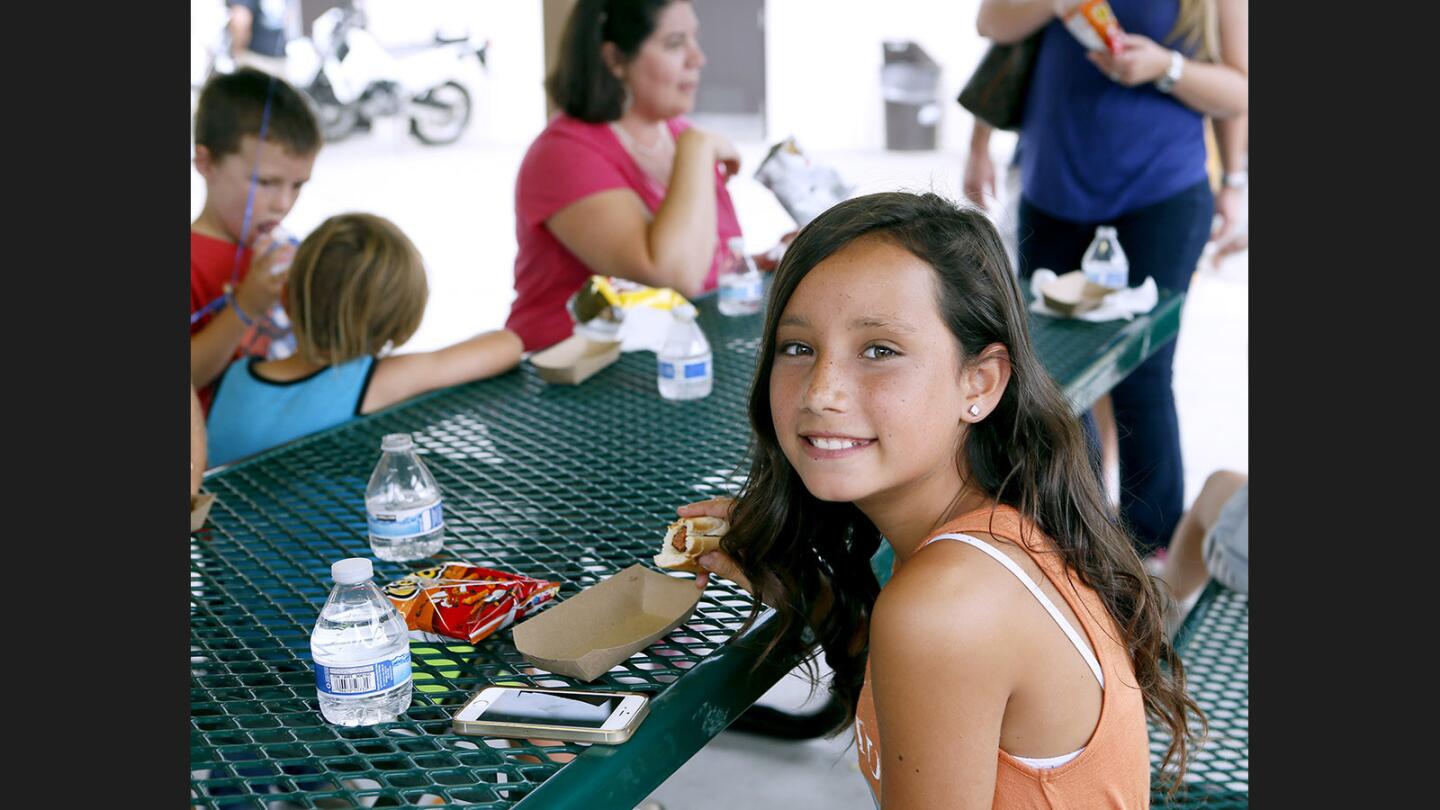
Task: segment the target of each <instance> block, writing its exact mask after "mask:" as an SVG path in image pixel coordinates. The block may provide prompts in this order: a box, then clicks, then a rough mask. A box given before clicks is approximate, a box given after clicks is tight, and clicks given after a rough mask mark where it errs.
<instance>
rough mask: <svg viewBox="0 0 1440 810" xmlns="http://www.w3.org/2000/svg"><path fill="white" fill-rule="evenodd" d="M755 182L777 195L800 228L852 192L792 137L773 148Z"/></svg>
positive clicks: (830, 169) (766, 156) (828, 168)
mask: <svg viewBox="0 0 1440 810" xmlns="http://www.w3.org/2000/svg"><path fill="white" fill-rule="evenodd" d="M755 179H756V180H759V181H760V184H761V185H763V186H765V187H766V188H768V189H770V191H771V192H773V193H774V194H775V199H777V200H779V201H780V206H781V207H782V208H784V209H785V213H787V214H789V215H790V218H791V219H793V220H795V224H796V225H798V226H800V227H801V228H803V227H805V226H806V225H808V224H809V223H810V220H812V219H814V218H815V217H818V216H820V215H821V214H822V213H824V212H825V209H827V208H829V207H830V206H832V205H834V204H835V203H838V202H840V201H841V200H844V199H845V198H846V197H849V196H850V192H851V191H852V190H853V189H851V187H850V186H847V185H846V184H845V182H844V181H842V180H841V179H840V175H839V174H838V173H836V171H835V170H834V169H832V168H830V167H829V166H821V165H817V164H813V163H811V162H810V159H809V158H808V157H806V156H805V153H804V152H801V151H800V146H799V144H797V143H795V138H794V137H793V136H792V137H789V138H786V139H785V140H783V141H781V142H779V143H777V144H775V145H774V146H772V147H770V152H769V153H768V154H766V155H765V159H764V160H762V161H761V162H760V168H758V169H756V170H755Z"/></svg>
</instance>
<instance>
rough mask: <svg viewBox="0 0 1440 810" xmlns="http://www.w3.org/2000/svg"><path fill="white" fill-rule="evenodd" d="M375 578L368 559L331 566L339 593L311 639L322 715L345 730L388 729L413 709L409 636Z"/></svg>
mask: <svg viewBox="0 0 1440 810" xmlns="http://www.w3.org/2000/svg"><path fill="white" fill-rule="evenodd" d="M373 575H374V568H373V567H372V566H371V564H370V561H369V560H367V559H366V558H364V557H351V558H350V559H348V560H341V561H339V562H337V563H335V564H334V565H332V566H330V577H331V579H334V580H335V587H334V588H333V589H332V590H331V591H330V598H329V599H327V600H325V607H323V608H321V609H320V618H319V619H318V620H317V621H316V622H315V629H314V630H313V631H312V632H311V633H310V658H311V660H313V661H314V662H315V690H316V694H317V696H318V697H319V699H320V713H321V714H322V715H324V716H325V719H326V720H328V721H329V722H331V723H334V724H336V725H340V726H369V725H373V724H375V723H388V722H390V721H392V720H394V719H395V718H396V717H398V716H399V715H400V713H401V712H403V711H405V710H406V709H408V708H410V692H411V678H410V636H409V631H408V630H407V629H406V627H405V619H404V617H403V616H401V615H400V611H399V610H397V609H396V608H395V605H394V604H393V603H392V602H391V601H390V600H389V599H386V598H385V595H384V594H382V593H381V592H380V589H379V588H377V587H376V586H375V583H374V582H372V581H371V579H370V578H371V576H373Z"/></svg>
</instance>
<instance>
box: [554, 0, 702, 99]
mask: <svg viewBox="0 0 1440 810" xmlns="http://www.w3.org/2000/svg"><path fill="white" fill-rule="evenodd" d="M681 1H682V0H579V2H577V3H576V4H575V8H574V9H572V10H571V12H570V17H569V19H567V20H566V21H565V30H564V32H562V33H561V34H560V53H559V56H558V58H557V59H556V60H555V70H554V71H553V72H552V73H551V74H550V75H549V76H547V77H545V92H546V93H549V94H550V100H551V101H553V102H555V106H557V107H559V108H560V109H562V110H564V111H565V114H566V115H569V116H571V117H573V118H579V119H580V120H581V121H588V122H590V123H592V124H599V123H604V122H606V121H614V120H616V119H618V118H619V117H620V113H621V112H623V111H624V106H625V85H624V84H621V82H620V80H619V79H617V78H615V74H613V73H611V72H610V68H609V67H608V66H607V65H606V64H605V59H604V57H603V56H602V55H601V49H600V46H601V45H603V44H604V43H606V42H611V43H614V45H615V47H616V48H617V49H619V51H620V53H621V54H622V55H623V56H624V58H625V59H626V60H629V59H633V58H635V54H636V53H638V52H639V50H640V44H641V43H643V42H644V41H645V40H646V39H648V38H649V37H650V35H651V34H652V33H654V31H655V23H656V21H657V20H658V19H659V18H660V12H661V10H663V9H664V8H665V7H666V6H668V5H670V4H671V3H676V2H681Z"/></svg>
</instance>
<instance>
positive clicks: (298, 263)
mask: <svg viewBox="0 0 1440 810" xmlns="http://www.w3.org/2000/svg"><path fill="white" fill-rule="evenodd" d="M429 295H430V287H429V285H428V284H427V282H426V280H425V265H424V262H423V261H422V260H421V258H420V251H418V250H416V249H415V245H414V244H413V243H412V242H411V241H410V239H409V238H407V237H406V236H405V234H404V233H403V232H401V230H400V229H399V228H398V227H396V226H395V223H393V222H391V221H390V220H388V219H385V218H384V217H379V216H375V215H374V214H361V213H350V214H337V215H335V216H333V217H330V218H329V219H327V220H325V221H324V222H323V223H321V224H320V227H318V228H316V229H315V230H314V231H313V232H312V233H311V234H310V235H309V236H307V237H306V238H305V241H304V242H301V243H300V247H299V249H298V250H296V252H295V260H294V261H293V262H292V263H291V265H290V279H289V283H288V292H287V303H288V304H289V310H290V320H291V321H292V322H293V323H294V324H295V338H296V344H297V345H296V350H297V351H298V352H299V353H300V356H302V357H304V358H305V359H307V360H309V361H311V362H312V363H323V364H326V365H334V364H337V363H344V362H346V361H348V360H353V359H355V358H357V357H364V356H367V355H368V356H375V355H378V354H380V353H381V352H382V351H384V350H385V349H386V347H387V346H392V345H393V346H399V345H400V344H402V343H404V342H405V341H407V340H409V339H410V336H411V335H414V334H415V330H416V329H419V328H420V319H421V317H422V316H423V315H424V314H425V302H426V300H427V299H428V298H429Z"/></svg>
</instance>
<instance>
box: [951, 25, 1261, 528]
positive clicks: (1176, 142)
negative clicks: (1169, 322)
mask: <svg viewBox="0 0 1440 810" xmlns="http://www.w3.org/2000/svg"><path fill="white" fill-rule="evenodd" d="M1077 3H1078V0H983V1H982V3H981V6H980V12H979V17H978V20H977V23H976V24H977V28H978V30H979V32H980V34H981V35H982V36H984V37H987V38H989V39H991V40H993V41H994V42H997V43H1012V42H1019V41H1021V40H1023V39H1026V38H1027V37H1029V36H1030V35H1032V34H1035V33H1036V32H1040V44H1039V48H1038V50H1037V53H1036V56H1035V67H1034V71H1033V73H1032V74H1031V78H1030V87H1029V91H1028V92H1027V94H1026V98H1025V107H1024V112H1023V113H1022V118H1021V125H1020V139H1019V145H1018V147H1017V148H1018V149H1019V153H1020V179H1021V198H1020V206H1019V212H1018V222H1017V252H1018V259H1019V272H1020V275H1021V277H1022V278H1024V279H1028V278H1029V277H1030V275H1031V274H1032V273H1033V272H1034V271H1035V270H1036V269H1037V268H1041V267H1044V268H1049V269H1051V270H1053V271H1055V272H1056V273H1066V272H1069V271H1071V270H1076V269H1079V267H1080V259H1081V257H1082V256H1083V255H1084V253H1085V249H1086V248H1087V247H1088V246H1089V244H1090V241H1091V240H1092V239H1093V238H1094V236H1095V229H1096V227H1098V226H1100V225H1111V226H1114V227H1115V229H1116V232H1117V234H1118V236H1119V239H1120V244H1121V247H1123V248H1124V250H1125V254H1126V256H1127V257H1128V258H1129V261H1130V278H1129V283H1130V285H1131V286H1135V285H1138V284H1140V283H1142V282H1143V281H1144V280H1145V278H1146V276H1152V277H1154V279H1155V283H1156V284H1158V285H1159V286H1161V287H1165V288H1168V289H1173V290H1181V291H1183V290H1185V289H1187V288H1188V287H1189V285H1190V276H1191V274H1192V273H1193V272H1194V270H1195V267H1196V265H1197V263H1198V262H1199V259H1200V253H1201V251H1202V250H1203V248H1204V247H1205V242H1206V240H1207V238H1208V237H1209V234H1210V230H1211V220H1212V217H1213V216H1214V213H1215V201H1214V196H1213V194H1212V192H1211V190H1210V185H1209V180H1208V177H1207V175H1206V169H1205V134H1204V126H1205V117H1206V116H1210V117H1212V118H1214V119H1215V121H1216V124H1217V126H1216V128H1217V133H1218V134H1219V136H1220V138H1221V140H1222V141H1226V140H1228V139H1227V128H1228V127H1231V126H1235V125H1236V119H1237V117H1240V116H1244V115H1245V114H1246V112H1247V110H1248V104H1249V78H1248V69H1249V55H1248V54H1249V10H1248V6H1247V4H1246V0H1110V6H1111V8H1112V9H1113V12H1114V16H1115V18H1116V20H1117V21H1118V22H1119V24H1120V27H1121V28H1122V29H1124V31H1125V33H1124V34H1122V35H1121V36H1120V37H1119V40H1118V43H1117V46H1118V47H1117V48H1116V49H1115V51H1114V52H1112V51H1111V50H1107V49H1104V48H1100V49H1095V50H1090V49H1087V47H1086V46H1085V45H1082V44H1081V42H1080V40H1079V39H1078V38H1077V37H1076V36H1075V35H1073V34H1072V33H1071V32H1070V31H1069V30H1068V29H1067V28H1066V27H1065V24H1064V22H1062V21H1061V19H1060V17H1061V15H1063V14H1065V13H1066V12H1067V11H1069V10H1070V9H1072V8H1073V7H1074V6H1076V5H1077ZM1239 123H1240V124H1243V121H1240V122H1239ZM1222 157H1226V158H1227V159H1228V153H1227V154H1224V155H1222ZM969 160H970V161H972V162H973V161H988V160H989V157H988V152H986V151H985V150H983V149H975V148H974V146H973V144H972V149H971V152H970V158H969ZM1236 168H1238V167H1228V166H1227V177H1228V176H1231V172H1232V171H1233V169H1236ZM986 169H987V167H984V166H973V165H972V166H967V167H966V176H967V177H979V176H984V175H985V174H986ZM988 171H989V174H990V175H992V176H993V167H989V168H988ZM1174 355H1175V343H1174V342H1171V343H1168V344H1166V346H1165V347H1163V348H1161V349H1160V350H1159V351H1157V352H1156V353H1155V354H1154V355H1152V356H1151V357H1150V358H1149V359H1148V360H1146V361H1145V362H1144V363H1142V364H1141V365H1140V367H1139V368H1137V369H1136V370H1135V371H1134V372H1133V373H1131V374H1130V376H1129V377H1127V378H1126V379H1125V380H1123V381H1122V382H1121V383H1120V384H1119V385H1117V386H1115V388H1114V389H1113V391H1112V392H1111V399H1112V403H1113V408H1114V415H1115V426H1116V429H1117V433H1118V443H1119V461H1120V509H1121V513H1122V514H1123V515H1124V517H1125V519H1126V521H1127V522H1128V523H1129V524H1130V526H1131V528H1132V529H1133V531H1134V533H1135V536H1136V538H1137V542H1139V543H1140V546H1141V549H1140V550H1141V551H1142V552H1150V551H1153V550H1155V549H1158V548H1163V547H1164V546H1165V545H1166V544H1167V543H1168V542H1169V538H1170V537H1171V535H1172V534H1173V533H1174V530H1175V524H1176V523H1177V522H1178V521H1179V519H1180V515H1181V514H1182V512H1183V511H1184V494H1185V492H1184V490H1185V480H1184V466H1183V463H1182V459H1181V454H1180V430H1179V423H1178V419H1177V417H1176V413H1175V397H1174V393H1173V391H1172V389H1171V365H1172V361H1173V359H1174ZM1086 422H1087V428H1088V429H1089V430H1090V432H1091V433H1092V435H1093V433H1094V430H1095V428H1094V420H1093V419H1091V418H1087V420H1086Z"/></svg>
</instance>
